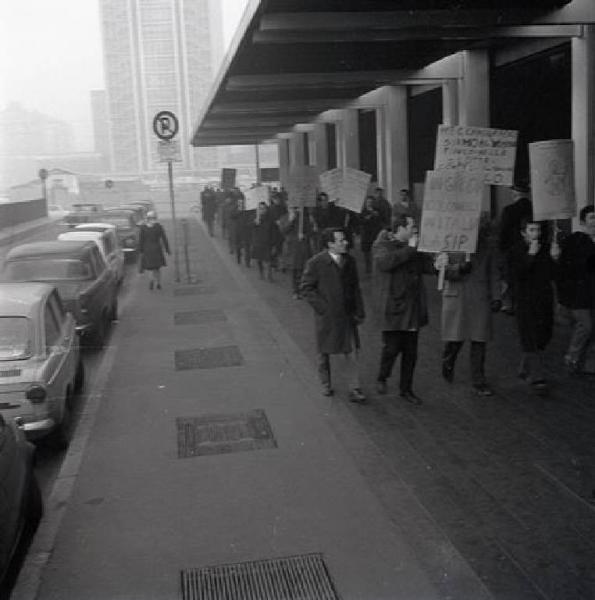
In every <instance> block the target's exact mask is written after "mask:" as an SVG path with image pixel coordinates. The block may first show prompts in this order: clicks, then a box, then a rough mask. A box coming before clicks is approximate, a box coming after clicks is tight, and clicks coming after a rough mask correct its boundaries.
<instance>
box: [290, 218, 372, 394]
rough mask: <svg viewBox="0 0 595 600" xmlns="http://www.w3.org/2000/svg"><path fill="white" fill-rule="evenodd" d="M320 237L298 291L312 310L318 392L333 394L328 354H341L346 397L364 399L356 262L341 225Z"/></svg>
mask: <svg viewBox="0 0 595 600" xmlns="http://www.w3.org/2000/svg"><path fill="white" fill-rule="evenodd" d="M321 240H322V242H323V244H324V248H325V249H324V250H322V251H321V252H319V253H318V254H316V255H314V256H313V257H312V258H311V259H310V260H308V262H307V263H306V267H305V269H304V274H303V276H302V283H301V286H300V291H301V294H302V297H303V298H305V299H306V301H307V302H308V303H309V304H310V306H312V308H313V309H314V313H315V321H316V343H317V348H318V375H319V377H320V381H321V383H322V393H323V394H324V395H325V396H332V395H333V389H332V387H331V369H330V355H331V354H341V355H343V356H344V358H345V360H346V362H347V363H348V364H347V366H348V368H349V371H348V372H349V374H350V381H349V389H350V391H349V399H350V400H351V401H352V402H365V400H366V398H365V396H364V395H363V393H362V391H361V388H360V382H359V370H358V363H357V351H358V350H359V336H358V332H357V326H358V325H359V324H360V323H362V322H363V320H364V318H365V312H364V304H363V300H362V294H361V290H360V287H359V277H358V273H357V264H356V261H355V259H354V258H353V257H352V256H351V255H350V254H348V252H347V237H346V235H345V231H344V230H343V229H341V228H338V227H336V228H329V229H325V230H324V231H323V232H322V237H321Z"/></svg>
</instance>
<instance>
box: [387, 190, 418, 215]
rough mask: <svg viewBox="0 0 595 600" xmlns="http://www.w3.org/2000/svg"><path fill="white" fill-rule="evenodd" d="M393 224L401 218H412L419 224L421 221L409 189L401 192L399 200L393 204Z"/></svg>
mask: <svg viewBox="0 0 595 600" xmlns="http://www.w3.org/2000/svg"><path fill="white" fill-rule="evenodd" d="M391 209H392V220H393V223H394V222H395V221H396V220H397V219H398V218H399V217H400V216H401V215H404V216H405V217H411V218H412V219H414V220H415V222H416V223H417V222H418V220H419V215H418V209H417V206H416V205H415V202H414V201H413V198H411V194H410V192H409V190H408V189H407V188H403V189H402V190H399V198H398V199H397V201H396V202H394V203H393V205H392V207H391Z"/></svg>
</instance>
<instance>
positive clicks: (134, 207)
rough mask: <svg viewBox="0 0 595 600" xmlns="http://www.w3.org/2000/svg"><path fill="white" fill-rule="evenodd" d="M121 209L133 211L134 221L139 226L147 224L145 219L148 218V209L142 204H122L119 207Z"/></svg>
mask: <svg viewBox="0 0 595 600" xmlns="http://www.w3.org/2000/svg"><path fill="white" fill-rule="evenodd" d="M117 208H119V209H124V210H131V211H132V212H133V213H134V220H135V221H136V224H137V225H139V226H140V225H142V224H143V223H144V222H145V217H146V216H147V212H148V210H147V208H146V207H145V206H143V205H142V204H133V203H132V202H131V203H130V204H122V205H120V206H118V207H117Z"/></svg>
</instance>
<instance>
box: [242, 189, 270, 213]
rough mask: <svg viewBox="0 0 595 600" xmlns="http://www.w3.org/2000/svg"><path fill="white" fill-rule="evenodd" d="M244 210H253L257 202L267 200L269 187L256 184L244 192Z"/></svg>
mask: <svg viewBox="0 0 595 600" xmlns="http://www.w3.org/2000/svg"><path fill="white" fill-rule="evenodd" d="M244 198H245V200H244V210H253V209H255V208H256V207H257V206H258V203H259V202H265V203H267V204H268V202H269V188H268V187H266V186H264V185H258V186H256V187H253V188H250V189H249V190H246V191H245V192H244Z"/></svg>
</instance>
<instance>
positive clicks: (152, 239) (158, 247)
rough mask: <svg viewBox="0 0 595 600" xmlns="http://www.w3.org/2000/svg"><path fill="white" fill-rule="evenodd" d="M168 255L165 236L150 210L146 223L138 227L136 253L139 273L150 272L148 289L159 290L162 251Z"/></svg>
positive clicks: (162, 265)
mask: <svg viewBox="0 0 595 600" xmlns="http://www.w3.org/2000/svg"><path fill="white" fill-rule="evenodd" d="M164 249H165V251H166V252H167V253H168V254H169V244H168V242H167V236H166V235H165V231H164V229H163V227H162V225H161V223H159V222H158V221H157V215H156V213H155V211H153V210H150V211H149V212H148V213H147V221H146V223H143V224H142V225H141V226H140V235H139V240H138V251H139V253H140V272H141V273H142V272H143V271H145V270H147V271H151V281H149V289H150V290H152V289H153V287H154V286H156V287H157V289H158V290H160V289H161V271H160V270H161V267H164V266H165V265H166V262H165V255H164V254H163V250H164Z"/></svg>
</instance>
